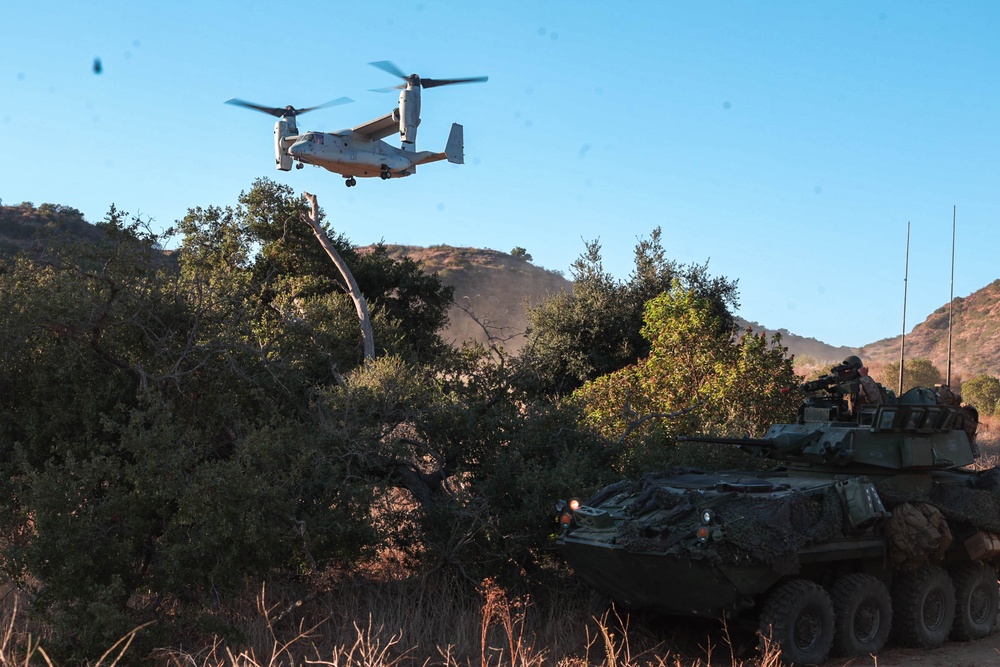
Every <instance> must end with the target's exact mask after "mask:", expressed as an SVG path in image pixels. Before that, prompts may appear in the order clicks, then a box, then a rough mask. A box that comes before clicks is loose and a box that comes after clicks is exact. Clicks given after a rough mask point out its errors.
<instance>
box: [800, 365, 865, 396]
mask: <svg viewBox="0 0 1000 667" xmlns="http://www.w3.org/2000/svg"><path fill="white" fill-rule="evenodd" d="M832 370H833V371H834V372H833V373H832V374H830V375H821V376H820V377H818V378H816V379H815V380H810V381H809V382H803V383H802V384H801V385H799V389H801V390H802V391H804V392H806V393H808V392H811V391H820V390H827V391H829V390H832V389H833V388H834V387H836V386H837V385H839V384H841V383H843V382H851V381H852V380H857V379H858V378H859V377H860V376H861V374H860V373H858V371H857V370H855V369H853V368H848V367H844V366H843V365H840V366H834V367H833V369H832Z"/></svg>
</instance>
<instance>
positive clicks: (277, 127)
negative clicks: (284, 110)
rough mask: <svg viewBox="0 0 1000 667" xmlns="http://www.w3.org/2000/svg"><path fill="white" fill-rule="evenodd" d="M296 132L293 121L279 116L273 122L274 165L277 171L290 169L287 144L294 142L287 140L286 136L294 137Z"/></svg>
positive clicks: (290, 157)
mask: <svg viewBox="0 0 1000 667" xmlns="http://www.w3.org/2000/svg"><path fill="white" fill-rule="evenodd" d="M296 134H298V128H297V127H296V125H295V122H294V121H292V122H289V121H288V120H286V119H284V118H281V119H279V120H278V122H277V123H275V124H274V167H275V168H276V169H278V170H279V171H291V169H292V156H291V155H289V154H288V146H289V145H290V144H291V143H293V142H294V139H293V140H292V141H288V140H287V137H294V136H295V135H296Z"/></svg>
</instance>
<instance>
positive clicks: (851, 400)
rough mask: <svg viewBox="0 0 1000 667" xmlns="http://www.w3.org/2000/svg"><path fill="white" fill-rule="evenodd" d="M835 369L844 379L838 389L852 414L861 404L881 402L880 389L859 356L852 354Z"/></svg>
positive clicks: (855, 412) (882, 398)
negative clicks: (838, 370)
mask: <svg viewBox="0 0 1000 667" xmlns="http://www.w3.org/2000/svg"><path fill="white" fill-rule="evenodd" d="M836 369H841V370H840V373H839V375H840V376H842V377H843V378H844V381H843V382H841V384H840V391H841V393H842V394H843V395H844V398H845V399H846V400H847V408H848V410H849V411H850V413H851V414H852V415H854V414H857V410H858V408H859V407H861V406H863V405H876V404H878V403H882V402H883V400H884V397H883V395H882V390H881V388H880V387H879V386H878V384H876V382H875V380H873V379H872V378H871V376H869V375H868V367H867V366H865V365H864V362H862V361H861V357H859V356H857V355H854V354H852V355H851V356H849V357H847V358H846V359H844V361H843V362H842V363H841V365H840V366H837V367H836Z"/></svg>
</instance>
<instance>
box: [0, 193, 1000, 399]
mask: <svg viewBox="0 0 1000 667" xmlns="http://www.w3.org/2000/svg"><path fill="white" fill-rule="evenodd" d="M101 236H102V234H101V232H100V230H98V229H97V228H96V227H94V226H93V225H91V224H89V223H87V222H86V221H85V220H84V219H83V215H82V214H81V213H80V212H79V211H78V210H76V209H73V208H70V207H66V206H61V205H57V204H41V205H39V206H38V207H35V206H33V205H32V204H30V203H27V202H26V203H23V204H19V205H17V206H0V255H10V254H13V253H15V252H17V251H22V250H26V249H28V248H32V247H38V246H39V243H40V241H43V240H44V239H48V240H51V239H53V238H55V239H63V240H65V241H67V242H80V241H84V242H87V241H94V240H96V239H98V238H100V237H101ZM387 247H388V248H389V250H390V253H391V254H394V255H396V256H403V255H406V256H408V257H411V258H412V259H413V260H414V261H417V262H419V263H420V264H421V265H422V267H423V269H424V270H425V271H427V272H428V273H435V272H436V273H438V274H439V275H440V276H441V278H442V280H443V281H444V282H445V284H447V285H451V286H452V287H454V288H455V301H456V303H457V305H456V306H454V307H452V309H451V311H450V313H449V315H450V318H451V323H450V326H449V328H448V330H447V331H446V332H445V339H446V340H448V341H450V342H452V343H456V344H460V343H461V342H463V341H465V340H469V339H474V340H478V341H485V340H486V331H485V330H484V325H485V327H486V329H488V330H489V331H490V332H491V333H492V335H493V336H494V337H496V338H499V339H501V340H506V341H507V342H506V343H505V346H506V347H507V349H508V350H511V351H516V350H518V349H520V348H521V347H522V346H523V344H524V336H523V333H524V330H525V327H526V319H525V308H524V305H525V303H538V302H539V301H541V300H542V299H544V298H546V297H547V296H549V295H552V294H555V293H557V292H560V291H564V290H570V289H572V283H571V282H570V281H569V280H567V279H566V278H565V277H563V275H562V274H561V273H559V272H557V271H549V270H546V269H543V268H541V267H538V266H534V265H533V264H531V263H530V262H529V261H528V260H527V259H525V258H524V257H515V256H512V255H510V254H508V253H504V252H498V251H496V250H489V249H478V248H456V247H452V246H447V245H439V246H431V247H429V248H422V247H418V246H402V245H389V246H387ZM954 304H955V305H954V326H953V332H952V375H953V378H952V379H953V384H956V382H954V380H955V379H956V378H957V379H970V378H972V377H975V376H976V375H979V374H982V373H989V374H990V375H993V376H997V377H1000V280H997V281H995V282H993V283H991V284H990V285H987V286H986V287H983V288H982V289H980V290H978V291H976V292H974V293H972V294H970V295H969V296H968V297H965V298H957V299H955V302H954ZM470 313H472V314H474V315H475V318H474V317H473V316H472V315H470ZM477 320H478V322H477ZM743 325H744V326H746V325H749V326H750V327H751V328H753V329H754V330H755V331H760V330H763V329H765V327H762V326H761V325H759V324H757V323H756V322H745V321H744V322H743ZM767 331H768V332H771V331H774V329H767ZM777 331H778V332H779V333H781V335H782V343H783V344H784V345H785V346H786V347H787V348H788V350H789V352H791V353H792V354H794V355H796V357H799V358H804V357H811V358H812V360H814V361H815V362H818V364H819V365H825V364H827V363H833V362H837V361H840V360H841V359H843V358H844V357H845V356H847V355H848V354H853V353H855V352H860V354H861V356H862V358H863V359H865V361H866V362H868V363H869V364H870V365H873V366H878V365H880V364H886V363H890V362H893V361H897V360H898V358H899V345H900V340H899V337H898V336H897V337H895V338H887V339H885V340H880V341H877V342H874V343H871V344H869V345H866V346H865V347H863V348H862V349H861V350H860V351H858V350H854V349H851V348H846V347H834V346H831V345H827V344H826V343H823V342H822V341H818V340H816V339H814V338H804V337H801V336H796V335H795V334H792V333H790V332H788V331H787V330H785V329H777ZM906 356H907V358H908V359H914V358H920V357H923V358H927V359H930V361H931V362H932V363H934V364H935V365H936V366H937V367H938V368H939V369H941V371H942V372H944V371H945V370H946V368H947V361H948V307H947V304H946V305H945V306H942V307H941V308H938V309H937V310H936V311H934V312H933V313H931V315H930V316H929V317H928V318H927V319H926V321H924V322H922V323H921V324H918V325H917V326H916V327H914V329H913V331H912V333H910V334H909V335H907V337H906Z"/></svg>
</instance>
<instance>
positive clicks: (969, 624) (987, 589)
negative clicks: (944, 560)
mask: <svg viewBox="0 0 1000 667" xmlns="http://www.w3.org/2000/svg"><path fill="white" fill-rule="evenodd" d="M951 581H952V583H953V584H955V624H954V625H953V626H952V628H951V638H952V639H954V640H957V641H963V642H964V641H969V640H970V639H981V638H983V637H986V636H987V635H989V634H990V633H991V632H993V626H994V625H995V624H996V621H997V605H998V604H1000V586H998V585H997V573H996V571H995V570H994V569H993V568H991V567H990V566H989V565H987V564H986V563H982V562H979V561H976V562H973V563H962V564H961V565H957V566H955V567H954V568H952V570H951Z"/></svg>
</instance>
